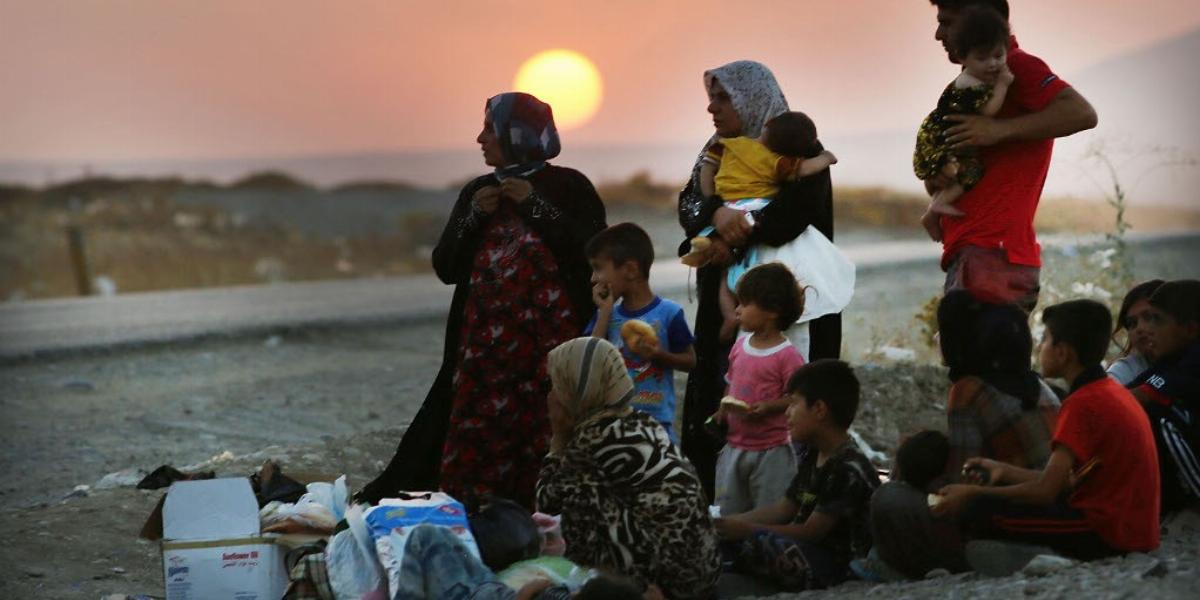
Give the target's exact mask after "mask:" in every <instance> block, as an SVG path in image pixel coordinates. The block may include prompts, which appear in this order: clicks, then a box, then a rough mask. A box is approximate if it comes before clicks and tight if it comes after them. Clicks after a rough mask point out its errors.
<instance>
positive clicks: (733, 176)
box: [682, 112, 848, 351]
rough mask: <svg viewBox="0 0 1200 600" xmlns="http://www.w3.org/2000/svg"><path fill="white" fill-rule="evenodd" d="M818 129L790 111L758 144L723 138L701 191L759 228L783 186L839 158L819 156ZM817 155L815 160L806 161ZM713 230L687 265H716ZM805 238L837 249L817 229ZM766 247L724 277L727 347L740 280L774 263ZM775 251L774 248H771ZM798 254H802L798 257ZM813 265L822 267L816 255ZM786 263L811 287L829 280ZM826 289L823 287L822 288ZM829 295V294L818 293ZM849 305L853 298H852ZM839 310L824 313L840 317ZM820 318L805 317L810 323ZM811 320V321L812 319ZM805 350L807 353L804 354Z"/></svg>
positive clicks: (709, 157) (706, 167) (705, 167)
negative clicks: (759, 214) (758, 216)
mask: <svg viewBox="0 0 1200 600" xmlns="http://www.w3.org/2000/svg"><path fill="white" fill-rule="evenodd" d="M817 147H818V143H817V128H816V125H814V124H813V122H812V119H810V118H809V117H808V116H807V115H805V114H804V113H801V112H786V113H783V114H781V115H779V116H777V117H775V118H773V119H771V120H770V121H768V122H767V123H766V124H765V125H764V126H763V130H762V135H760V136H759V137H758V139H753V138H748V137H736V138H722V139H721V140H720V141H719V142H716V143H714V144H712V145H711V146H709V148H708V150H707V151H706V152H705V155H704V159H703V160H702V161H701V163H700V191H701V193H703V194H704V195H705V196H712V195H714V194H715V195H718V196H720V198H721V199H722V200H724V201H725V206H726V207H728V208H732V209H735V210H740V211H743V212H744V213H745V218H746V219H747V221H749V222H750V224H751V225H753V224H754V222H753V220H754V215H753V212H752V211H756V210H759V209H761V208H763V207H764V206H766V205H767V204H768V203H770V202H771V200H772V199H773V198H774V197H775V196H776V195H777V194H778V193H779V187H780V185H781V184H782V183H785V182H788V181H795V180H797V179H800V178H803V177H808V176H810V175H814V174H816V173H819V172H821V171H823V170H825V169H828V168H829V167H830V166H832V165H834V164H837V157H835V156H834V155H833V154H832V153H831V152H829V151H826V150H822V151H820V152H819V153H818V152H816V148H817ZM811 154H816V156H814V157H813V158H804V157H805V156H809V155H811ZM713 231H714V229H713V228H712V227H707V228H705V229H703V230H701V231H700V235H699V236H698V237H696V238H694V239H693V240H692V251H691V252H690V253H688V254H687V255H686V256H684V257H683V259H682V260H683V263H684V264H686V265H688V266H692V267H699V266H703V265H705V264H707V263H708V262H709V261H710V260H711V258H712V257H711V253H710V251H709V245H708V237H707V236H709V235H711V234H712V233H713ZM803 236H809V237H819V238H821V240H812V241H813V242H815V243H819V242H820V241H824V244H825V245H828V246H830V247H832V245H833V244H832V242H830V241H829V240H828V239H825V236H824V235H822V234H821V233H820V232H819V231H817V230H816V229H811V230H810V231H806V232H805V233H804V234H803ZM760 250H762V248H760V247H759V246H752V247H750V248H748V249H747V250H746V253H745V255H744V256H743V258H742V260H741V261H739V262H738V263H737V264H735V265H733V266H731V267H730V268H729V269H728V271H727V273H726V277H723V278H722V282H721V292H720V295H719V298H720V306H721V315H722V317H723V323H722V327H721V332H720V336H719V337H720V339H721V341H722V342H728V341H729V340H731V339H732V338H733V336H734V333H735V332H736V331H737V322H736V319H735V318H734V314H733V307H734V296H733V289H734V288H735V287H736V286H737V281H738V279H739V278H740V277H741V276H742V274H743V273H745V272H746V270H747V269H749V268H750V267H752V266H754V265H756V264H761V263H765V262H771V260H772V258H773V257H768V256H766V255H765V254H764V253H763V252H760ZM772 250H773V249H772ZM798 254H799V253H798ZM813 259H814V260H812V261H811V262H814V263H822V262H824V261H820V260H816V256H813ZM783 262H784V263H785V264H787V265H788V267H789V268H791V269H792V271H793V273H794V274H796V275H797V277H799V278H800V279H801V280H803V281H804V283H805V284H806V285H814V281H810V279H813V280H818V279H819V280H821V281H824V278H817V277H806V276H804V275H805V274H806V269H813V268H814V267H818V265H800V264H796V261H795V260H787V259H784V260H783ZM821 287H824V286H821ZM818 292H825V290H818ZM847 301H848V299H847ZM841 308H844V304H843V305H842V306H839V307H838V308H837V309H836V310H830V311H826V312H824V313H821V314H828V313H830V312H837V311H838V310H841ZM821 314H814V315H806V316H808V319H812V318H816V317H818V316H821ZM808 319H806V320H808ZM804 350H805V351H806V350H807V348H805V349H804Z"/></svg>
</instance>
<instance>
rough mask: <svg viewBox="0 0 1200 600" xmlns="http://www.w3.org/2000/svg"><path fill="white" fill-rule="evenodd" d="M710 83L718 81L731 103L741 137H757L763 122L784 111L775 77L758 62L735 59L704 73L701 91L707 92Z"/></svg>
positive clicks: (710, 85)
mask: <svg viewBox="0 0 1200 600" xmlns="http://www.w3.org/2000/svg"><path fill="white" fill-rule="evenodd" d="M714 80H715V81H719V82H721V86H722V87H724V88H725V91H726V92H728V93H729V97H730V98H731V99H732V100H733V109H734V110H735V111H737V115H738V118H739V119H741V121H742V133H741V135H743V136H745V137H750V138H757V137H758V136H759V135H761V134H762V128H763V125H765V124H766V123H767V121H770V120H771V119H774V118H775V117H778V116H779V115H781V114H783V113H785V112H787V111H788V103H787V98H784V97H783V90H780V89H779V83H778V82H777V81H775V75H774V74H773V73H771V70H770V69H768V68H767V67H766V65H764V64H762V63H760V62H755V61H752V60H739V61H734V62H731V63H729V64H726V65H722V66H720V67H717V68H715V69H710V70H708V71H705V72H704V89H705V90H708V89H711V88H712V84H713V81H714Z"/></svg>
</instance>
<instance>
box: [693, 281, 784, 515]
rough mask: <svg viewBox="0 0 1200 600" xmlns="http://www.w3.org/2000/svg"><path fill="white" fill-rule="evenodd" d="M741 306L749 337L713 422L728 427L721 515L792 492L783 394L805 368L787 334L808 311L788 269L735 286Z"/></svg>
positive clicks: (719, 480) (734, 356)
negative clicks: (788, 384)
mask: <svg viewBox="0 0 1200 600" xmlns="http://www.w3.org/2000/svg"><path fill="white" fill-rule="evenodd" d="M737 300H738V307H737V310H736V312H735V314H736V316H737V320H738V324H739V325H740V326H741V328H742V329H743V330H745V331H747V332H749V335H746V336H743V337H742V338H741V339H739V340H737V341H736V342H734V344H733V349H732V350H731V351H730V352H729V370H728V371H727V372H726V375H725V380H726V382H727V383H728V388H727V392H726V394H727V395H726V399H724V400H722V402H721V405H720V407H719V408H718V409H717V412H716V414H714V415H713V420H714V421H716V422H718V423H721V424H725V425H727V426H728V433H727V434H726V436H725V447H724V448H722V449H721V453H720V454H719V455H718V457H717V468H716V471H717V472H716V503H717V506H719V507H720V509H721V514H724V515H730V514H738V513H742V512H746V511H748V510H753V509H755V508H758V507H760V506H766V505H770V504H774V503H776V502H778V501H779V500H780V499H782V498H783V497H784V494H785V493H786V492H787V488H788V484H789V483H790V482H791V480H792V478H793V477H794V476H795V475H796V457H795V454H794V453H793V452H792V448H791V444H790V443H789V439H788V428H787V415H786V414H785V411H786V410H787V406H788V404H789V398H788V396H787V394H786V391H785V390H786V387H787V381H788V378H789V377H791V375H792V373H793V372H795V370H796V369H798V368H800V366H802V365H803V364H804V358H803V357H802V356H801V355H800V351H799V350H797V349H796V347H795V346H793V345H792V343H791V342H790V341H789V340H788V338H787V337H786V336H785V335H784V334H783V332H784V331H785V330H787V328H788V327H790V326H791V325H792V324H793V323H795V322H796V319H797V318H799V316H800V314H801V313H802V312H804V290H803V289H801V288H800V285H799V284H798V283H797V282H796V278H795V277H794V276H793V275H792V272H791V271H790V270H788V268H787V267H785V266H783V265H782V264H779V263H768V264H763V265H759V266H757V267H754V268H753V269H750V270H749V271H747V272H746V274H745V275H743V276H742V279H741V280H740V281H738V285H737ZM732 400H738V401H740V402H734V401H732Z"/></svg>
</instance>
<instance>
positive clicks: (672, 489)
mask: <svg viewBox="0 0 1200 600" xmlns="http://www.w3.org/2000/svg"><path fill="white" fill-rule="evenodd" d="M547 367H548V371H549V372H550V384H551V389H550V395H549V398H548V399H547V405H548V407H547V408H548V411H549V414H550V427H551V430H552V432H553V437H552V439H551V442H550V454H549V455H548V456H546V458H545V460H544V462H543V466H542V471H541V477H540V478H539V480H538V485H537V506H538V510H540V511H542V512H546V513H558V514H561V515H562V532H563V539H564V540H565V541H566V544H567V553H566V557H567V558H569V559H571V560H572V561H574V562H576V563H579V564H581V565H586V566H589V567H596V568H601V569H611V570H614V571H617V572H619V573H623V574H625V575H628V576H631V577H634V578H636V579H638V580H640V581H641V582H642V583H644V584H654V585H657V586H658V587H659V588H660V589H661V590H662V592H663V593H664V594H665V595H666V596H667V597H668V598H712V597H714V595H715V593H716V584H717V577H718V576H719V575H720V571H721V561H720V554H719V552H718V550H717V535H716V531H715V530H714V528H713V524H712V519H711V518H710V517H709V515H708V510H707V502H705V500H704V497H703V494H702V493H701V489H700V480H699V479H698V478H697V477H696V472H695V469H693V468H692V465H691V464H689V463H688V461H687V459H685V458H684V457H683V455H682V454H681V453H680V452H679V450H678V449H677V448H676V447H675V446H674V445H673V444H672V443H671V440H670V438H669V437H668V436H667V432H666V430H665V429H663V428H662V426H661V425H659V423H658V422H657V421H655V420H654V418H653V417H651V416H649V415H647V414H645V413H642V412H639V411H635V410H633V409H632V408H630V406H629V400H630V399H631V398H632V397H633V381H632V380H630V379H629V372H628V370H627V369H626V368H625V361H624V359H623V358H622V357H621V353H620V351H619V350H617V349H616V348H615V347H613V345H612V344H610V343H608V341H607V340H603V339H600V338H592V337H586V338H577V339H574V340H571V341H568V342H566V343H563V344H562V345H560V346H558V347H557V348H555V349H554V350H552V351H551V352H550V355H549V359H548V365H547Z"/></svg>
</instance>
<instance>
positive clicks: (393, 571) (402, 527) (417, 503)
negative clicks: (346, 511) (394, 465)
mask: <svg viewBox="0 0 1200 600" xmlns="http://www.w3.org/2000/svg"><path fill="white" fill-rule="evenodd" d="M364 518H365V521H366V524H367V528H368V529H369V531H370V533H371V538H372V539H373V540H375V553H376V555H377V556H378V559H379V563H380V564H382V565H383V568H384V570H385V571H386V572H387V578H388V589H389V590H396V589H399V582H400V566H401V564H402V563H403V562H404V547H405V545H406V543H407V540H408V536H409V535H410V533H411V532H412V530H413V529H414V528H416V527H417V526H418V525H435V526H438V527H445V528H447V529H449V530H450V531H451V532H452V533H454V535H455V536H456V537H458V539H459V540H461V541H462V542H463V544H464V545H465V546H466V547H467V549H468V550H469V551H470V552H471V554H472V555H474V556H475V558H479V547H478V546H477V545H476V543H475V537H474V536H473V535H472V534H471V528H470V526H469V525H468V523H467V511H466V509H465V508H464V507H463V505H462V503H460V502H459V501H458V500H455V499H454V498H452V497H451V496H450V495H448V494H446V493H443V492H414V493H407V494H404V495H403V497H401V498H384V499H382V500H380V501H379V505H378V506H375V507H373V508H371V509H369V510H367V512H366V515H365V517H364Z"/></svg>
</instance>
